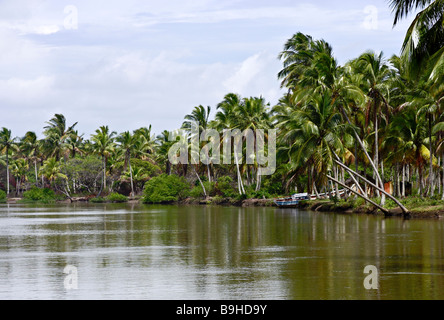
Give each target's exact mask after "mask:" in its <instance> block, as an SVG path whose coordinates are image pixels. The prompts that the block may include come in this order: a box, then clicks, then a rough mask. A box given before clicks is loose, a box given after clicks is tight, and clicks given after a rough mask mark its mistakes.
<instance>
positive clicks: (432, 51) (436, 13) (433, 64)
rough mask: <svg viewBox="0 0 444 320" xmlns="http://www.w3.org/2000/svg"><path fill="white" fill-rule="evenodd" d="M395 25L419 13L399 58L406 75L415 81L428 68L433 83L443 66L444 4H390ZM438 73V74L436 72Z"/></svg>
mask: <svg viewBox="0 0 444 320" xmlns="http://www.w3.org/2000/svg"><path fill="white" fill-rule="evenodd" d="M390 6H391V8H392V10H393V12H394V14H395V20H394V25H396V24H397V23H398V22H399V21H400V20H402V19H404V18H405V17H407V16H408V15H409V14H411V13H412V12H413V11H416V10H419V12H418V13H417V15H416V17H415V19H414V20H413V22H412V23H411V25H410V27H409V29H408V31H407V34H406V36H405V39H404V43H403V46H402V52H401V56H402V59H403V60H404V61H405V62H406V65H407V67H408V71H409V73H410V74H411V75H412V76H413V77H416V76H418V75H419V74H420V73H422V72H423V70H424V69H425V68H428V70H429V71H428V74H429V75H431V77H432V78H434V79H435V80H436V79H437V78H439V77H440V76H442V70H443V69H442V68H443V66H444V2H443V1H441V0H391V1H390ZM438 71H440V72H438Z"/></svg>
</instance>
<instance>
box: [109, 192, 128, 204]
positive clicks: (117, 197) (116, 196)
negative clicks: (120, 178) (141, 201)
mask: <svg viewBox="0 0 444 320" xmlns="http://www.w3.org/2000/svg"><path fill="white" fill-rule="evenodd" d="M106 200H108V201H110V202H119V203H121V202H127V201H128V197H127V196H124V195H123V194H120V193H117V192H113V193H111V194H110V195H109V196H108V197H106Z"/></svg>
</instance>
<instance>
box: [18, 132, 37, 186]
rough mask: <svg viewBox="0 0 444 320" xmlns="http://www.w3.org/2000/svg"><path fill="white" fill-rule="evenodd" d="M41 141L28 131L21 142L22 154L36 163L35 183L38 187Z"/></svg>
mask: <svg viewBox="0 0 444 320" xmlns="http://www.w3.org/2000/svg"><path fill="white" fill-rule="evenodd" d="M41 145H42V144H41V141H40V140H38V139H37V135H36V134H35V132H33V131H28V132H26V133H25V136H24V137H23V138H22V139H21V140H20V150H21V152H22V153H23V154H24V155H25V156H26V158H28V159H29V160H31V161H33V163H34V173H35V183H36V186H37V185H38V171H37V161H38V160H39V158H40V148H41Z"/></svg>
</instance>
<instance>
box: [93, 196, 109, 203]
mask: <svg viewBox="0 0 444 320" xmlns="http://www.w3.org/2000/svg"><path fill="white" fill-rule="evenodd" d="M89 201H90V202H92V203H104V202H106V199H105V198H102V197H96V198H91V199H89Z"/></svg>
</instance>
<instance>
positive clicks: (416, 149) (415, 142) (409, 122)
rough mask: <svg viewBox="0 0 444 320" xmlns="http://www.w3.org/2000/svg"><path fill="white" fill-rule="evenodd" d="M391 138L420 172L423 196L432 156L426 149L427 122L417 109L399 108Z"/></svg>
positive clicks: (410, 106) (391, 124)
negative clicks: (425, 169) (428, 162)
mask: <svg viewBox="0 0 444 320" xmlns="http://www.w3.org/2000/svg"><path fill="white" fill-rule="evenodd" d="M389 133H390V134H389V137H388V138H392V139H393V138H394V139H396V143H397V145H398V148H399V149H401V150H402V151H403V153H404V156H405V159H406V161H407V162H409V163H411V164H413V165H414V166H415V167H416V168H417V170H418V186H419V188H418V193H419V195H421V196H422V195H423V188H424V185H423V170H424V165H425V164H426V162H427V160H428V159H429V157H430V156H431V154H430V150H429V149H428V148H427V147H426V145H425V143H424V142H425V141H426V138H427V120H426V118H425V117H423V116H422V115H421V114H420V113H418V112H417V110H416V108H415V107H414V106H412V105H410V104H406V105H404V106H402V107H401V108H398V110H397V112H396V113H395V114H394V116H393V119H392V121H391V122H390V126H389Z"/></svg>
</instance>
